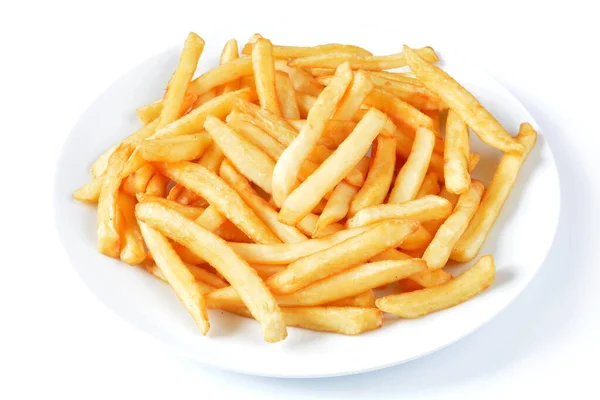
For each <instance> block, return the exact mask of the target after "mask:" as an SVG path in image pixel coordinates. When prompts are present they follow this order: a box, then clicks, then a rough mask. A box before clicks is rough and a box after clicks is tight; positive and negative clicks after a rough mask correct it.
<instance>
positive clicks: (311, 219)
mask: <svg viewBox="0 0 600 400" xmlns="http://www.w3.org/2000/svg"><path fill="white" fill-rule="evenodd" d="M318 222H319V216H318V215H316V214H314V213H308V214H306V216H305V217H304V218H302V219H301V220H300V222H298V223H297V224H296V227H297V228H298V229H300V231H301V232H302V233H304V234H305V235H306V236H310V237H313V238H317V237H323V236H329V235H332V234H334V233H336V232H339V231H341V230H343V229H344V225H342V224H339V223H337V222H335V223H331V224H329V225H327V226H326V227H324V228H323V229H321V231H320V232H319V234H318V235H315V236H313V233H314V232H315V229H316V228H317V223H318Z"/></svg>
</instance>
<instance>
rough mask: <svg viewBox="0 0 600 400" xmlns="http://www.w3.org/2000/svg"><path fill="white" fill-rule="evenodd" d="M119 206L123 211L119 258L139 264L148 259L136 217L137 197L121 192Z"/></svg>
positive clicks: (131, 263) (121, 211) (128, 262)
mask: <svg viewBox="0 0 600 400" xmlns="http://www.w3.org/2000/svg"><path fill="white" fill-rule="evenodd" d="M118 196H119V198H118V200H117V201H118V208H119V211H120V213H121V217H122V220H121V221H120V222H121V223H120V225H121V226H120V228H121V237H122V238H123V240H122V245H121V253H120V255H119V258H120V259H121V260H122V261H124V262H126V263H127V264H129V265H138V264H140V263H142V262H144V260H145V259H146V247H145V246H144V238H142V234H141V232H140V228H139V226H138V223H137V220H136V219H135V204H136V200H135V197H133V196H130V195H128V194H125V193H123V192H119V195H118Z"/></svg>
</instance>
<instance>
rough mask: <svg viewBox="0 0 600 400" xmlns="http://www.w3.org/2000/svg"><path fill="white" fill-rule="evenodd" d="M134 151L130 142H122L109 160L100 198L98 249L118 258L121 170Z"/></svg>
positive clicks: (119, 248) (119, 247)
mask: <svg viewBox="0 0 600 400" xmlns="http://www.w3.org/2000/svg"><path fill="white" fill-rule="evenodd" d="M132 151H133V147H132V146H131V145H128V144H120V145H119V147H117V149H116V150H115V151H114V152H113V154H112V155H111V156H110V159H109V160H108V166H107V167H106V172H105V174H104V182H103V185H102V189H101V191H100V197H99V198H98V211H97V220H98V250H99V251H100V253H102V254H104V255H107V256H109V257H113V258H118V257H119V253H120V251H121V235H120V232H119V231H120V229H119V226H118V220H119V219H120V218H119V216H118V213H119V209H118V197H119V187H120V186H121V179H120V178H119V172H120V171H121V168H123V165H124V164H125V162H126V161H127V157H129V155H130V154H131V152H132Z"/></svg>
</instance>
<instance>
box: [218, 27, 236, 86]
mask: <svg viewBox="0 0 600 400" xmlns="http://www.w3.org/2000/svg"><path fill="white" fill-rule="evenodd" d="M239 57H240V56H239V52H238V44H237V40H235V39H231V40H228V41H227V42H226V43H225V46H224V47H223V51H222V52H221V58H220V60H219V64H225V63H227V62H229V61H233V60H237V59H238V58H239ZM239 88H240V81H239V79H236V80H233V81H231V82H228V83H226V84H224V85H223V86H222V87H221V88H220V90H219V92H220V94H222V93H228V92H233V91H234V90H238V89H239Z"/></svg>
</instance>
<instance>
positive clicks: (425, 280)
mask: <svg viewBox="0 0 600 400" xmlns="http://www.w3.org/2000/svg"><path fill="white" fill-rule="evenodd" d="M411 258H413V257H411V256H409V255H408V254H405V253H402V252H400V251H398V250H396V249H388V250H386V251H382V252H381V253H379V254H377V255H376V256H375V257H372V258H371V259H370V260H369V261H371V262H375V261H384V260H410V259H411ZM407 279H410V280H411V281H413V282H415V283H416V284H418V285H419V286H421V287H434V286H439V285H442V284H444V283H446V282H448V281H449V280H451V279H452V275H450V274H449V273H447V272H446V271H444V270H443V269H436V270H426V271H421V272H417V273H415V274H413V275H411V276H410V278H407Z"/></svg>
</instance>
